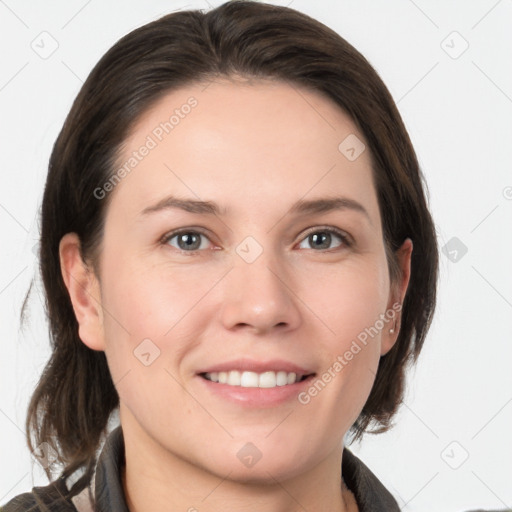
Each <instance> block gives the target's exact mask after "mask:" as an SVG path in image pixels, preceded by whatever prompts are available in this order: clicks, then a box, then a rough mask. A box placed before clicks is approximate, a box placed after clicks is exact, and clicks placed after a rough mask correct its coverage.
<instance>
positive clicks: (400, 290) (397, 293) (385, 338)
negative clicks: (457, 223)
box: [381, 238, 413, 356]
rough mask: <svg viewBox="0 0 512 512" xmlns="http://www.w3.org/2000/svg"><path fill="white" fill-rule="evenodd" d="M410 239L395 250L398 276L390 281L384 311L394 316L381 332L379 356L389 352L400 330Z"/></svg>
mask: <svg viewBox="0 0 512 512" xmlns="http://www.w3.org/2000/svg"><path fill="white" fill-rule="evenodd" d="M412 249H413V245H412V240H411V239H410V238H406V239H405V241H404V243H403V244H402V246H401V247H400V248H399V249H398V250H397V251H396V253H395V254H396V259H397V263H398V266H399V271H400V274H399V275H400V277H399V278H398V281H397V282H394V283H391V287H390V292H389V300H388V306H387V310H386V311H393V312H394V316H393V318H392V319H391V320H390V321H389V323H388V324H386V326H385V327H384V330H383V332H382V344H381V356H383V355H384V354H386V353H387V352H389V351H390V350H391V349H392V348H393V345H394V344H395V343H396V340H397V339H398V333H399V332H400V322H401V318H402V314H401V311H402V305H403V303H404V299H405V293H406V292H407V287H408V285H409V279H410V277H411V255H412Z"/></svg>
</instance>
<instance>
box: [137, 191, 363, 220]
mask: <svg viewBox="0 0 512 512" xmlns="http://www.w3.org/2000/svg"><path fill="white" fill-rule="evenodd" d="M170 209H180V210H184V211H186V212H189V213H196V214H205V215H218V216H223V215H226V214H227V212H228V210H227V209H226V208H222V209H221V208H220V207H219V206H218V205H217V204H216V203H214V202H213V201H200V200H196V199H182V198H179V197H175V196H168V197H165V198H164V199H162V200H160V201H158V202H157V203H156V204H154V205H153V206H148V207H147V208H145V209H144V210H142V212H141V215H143V216H145V215H149V214H152V213H156V212H160V211H162V210H170ZM334 210H352V211H355V212H358V213H362V214H363V215H364V216H366V217H367V219H368V220H369V221H370V223H371V218H370V215H369V213H368V211H367V210H366V208H365V207H364V206H363V205H362V204H361V203H359V202H358V201H355V200H354V199H350V198H348V197H323V198H319V199H308V200H304V199H299V200H298V201H297V202H295V203H294V204H293V205H292V207H291V208H290V210H289V212H290V213H292V214H295V215H307V214H310V215H311V214H315V213H327V212H330V211H334Z"/></svg>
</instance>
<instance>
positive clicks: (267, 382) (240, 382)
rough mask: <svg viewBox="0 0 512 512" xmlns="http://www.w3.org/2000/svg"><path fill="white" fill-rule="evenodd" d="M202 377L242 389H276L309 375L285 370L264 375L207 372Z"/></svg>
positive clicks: (255, 373) (235, 371) (232, 371)
mask: <svg viewBox="0 0 512 512" xmlns="http://www.w3.org/2000/svg"><path fill="white" fill-rule="evenodd" d="M201 376H202V377H203V378H205V379H206V380H209V381H211V382H216V383H219V384H227V385H228V386H239V387H242V388H275V387H278V386H287V385H290V384H295V383H296V382H301V381H302V380H304V379H306V378H307V375H300V374H297V373H295V372H286V371H283V370H280V371H266V372H262V373H257V372H248V371H239V370H231V371H226V372H206V373H202V374H201Z"/></svg>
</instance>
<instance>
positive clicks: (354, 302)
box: [80, 81, 410, 481]
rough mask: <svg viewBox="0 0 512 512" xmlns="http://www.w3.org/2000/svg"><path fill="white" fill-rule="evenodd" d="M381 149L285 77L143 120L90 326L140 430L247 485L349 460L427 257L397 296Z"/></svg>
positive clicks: (190, 100) (203, 96)
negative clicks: (378, 181)
mask: <svg viewBox="0 0 512 512" xmlns="http://www.w3.org/2000/svg"><path fill="white" fill-rule="evenodd" d="M171 116H174V117H171ZM363 143H364V139H363V136H362V135H361V133H360V132H359V130H358V129H357V128H356V126H355V125H354V123H353V122H352V121H351V119H350V118H349V117H348V116H347V115H345V114H344V113H343V112H342V111H341V110H340V109H339V108H338V107H337V106H336V105H335V104H334V103H332V102H331V101H330V100H328V99H326V98H324V97H323V96H320V95H319V94H317V93H314V92H309V91H307V90H304V89H300V88H296V87H291V86H290V85H287V84H284V83H280V82H262V81H258V82H256V83H252V84H249V83H243V82H229V81H221V82H213V83H211V84H210V85H207V84H201V85H193V86H187V87H186V88H183V89H180V90H178V91H175V92H172V93H170V94H168V95H167V96H166V97H165V98H163V99H162V100H161V101H159V103H158V104H156V106H155V107H154V108H152V109H151V111H149V112H147V113H146V114H145V116H144V117H143V118H142V119H141V120H140V122H139V123H138V124H137V126H136V127H135V129H134V131H133V132H132V134H131V136H130V138H129V139H128V140H127V141H126V144H125V147H124V149H123V152H122V153H121V155H120V158H119V166H118V169H121V168H122V167H123V166H124V172H122V171H120V172H118V174H117V177H118V178H119V179H118V181H119V182H118V183H115V182H111V183H110V184H106V185H105V187H104V189H105V190H108V189H109V187H114V190H113V192H112V194H113V196H112V201H111V203H110V205H109V207H108V210H107V214H106V220H105V230H104V238H103V242H102V246H101V256H100V264H101V273H100V285H99V288H98V291H99V292H100V293H99V294H98V295H97V298H98V301H99V303H101V308H99V316H98V318H97V324H96V325H94V322H95V320H94V319H89V321H90V323H89V324H88V325H89V327H87V325H85V324H86V323H87V322H84V319H83V318H82V319H81V321H80V323H81V337H82V339H83V340H84V342H85V343H86V344H87V345H88V346H90V347H91V348H94V349H97V350H104V351H105V353H106V356H107V359H108V364H109V367H110V370H111V373H112V378H113V381H114V383H115V385H116V388H117V391H118V393H119V397H120V403H121V421H122V424H123V429H124V432H125V436H128V437H129V438H130V439H132V440H135V441H133V442H135V443H138V445H139V446H140V447H143V446H144V447H145V448H147V450H148V451H152V453H153V454H154V455H155V456H156V457H158V458H159V459H160V460H162V461H163V460H167V461H173V460H176V459H180V460H181V461H185V462H187V463H191V464H192V465H193V466H195V467H200V468H202V469H205V470H206V471H208V472H210V473H214V474H215V475H218V476H221V477H222V478H224V477H225V476H226V475H227V474H229V475H230V476H229V478H230V479H234V480H237V479H239V480H244V481H247V480H254V481H263V480H272V479H273V478H287V477H292V476H293V475H297V474H299V473H304V472H305V471H306V470H307V469H308V468H313V467H315V466H316V465H318V464H319V463H320V462H322V461H323V462H325V461H329V460H330V461H332V462H333V464H337V463H338V462H339V456H340V454H341V447H342V438H343V436H344V434H345V433H346V432H347V430H348V429H349V428H350V426H351V425H352V423H353V422H354V421H355V420H356V418H357V416H358V415H359V413H360V411H361V409H362V407H363V405H364V403H365V401H366V399H367V397H368V394H369V392H370V389H371V387H372V384H373V381H374V377H375V373H376V371H377V366H378V363H379V358H380V356H381V355H382V354H383V353H385V352H386V351H388V350H389V349H390V348H391V346H392V344H393V342H394V341H395V340H396V336H397V333H396V332H395V333H390V332H389V330H390V329H391V328H392V327H393V326H394V319H398V317H399V314H398V312H397V309H399V306H397V303H399V302H400V300H401V299H402V298H403V294H404V293H405V287H406V286H407V276H408V264H409V263H408V262H409V257H410V250H407V247H408V246H407V244H406V246H404V247H405V249H404V252H403V254H402V256H400V258H401V260H400V261H401V265H402V269H403V271H404V275H405V276H406V278H404V280H403V281H402V282H401V283H398V284H397V286H392V284H391V283H390V278H389V274H388V263H387V261H386V254H385V248H384V242H383V234H382V230H381V218H380V214H379V208H378V203H377V195H376V190H375V188H374V184H373V180H372V170H371V160H370V154H369V151H368V150H366V149H365V148H364V146H363ZM144 148H146V149H144ZM125 164H126V165H125ZM114 185H115V186H114ZM101 196H102V192H101V191H98V197H100V198H99V199H98V200H99V201H101V200H104V199H102V198H101ZM409 249H410V248H409ZM91 325H93V327H91ZM208 379H209V380H208ZM219 380H220V382H219ZM226 381H227V382H226ZM246 386H249V387H246ZM252 386H257V387H252ZM335 461H336V462H335Z"/></svg>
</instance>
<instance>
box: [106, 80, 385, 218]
mask: <svg viewBox="0 0 512 512" xmlns="http://www.w3.org/2000/svg"><path fill="white" fill-rule="evenodd" d="M347 149H349V150H350V151H351V152H349V153H347ZM142 153H144V155H142ZM354 153H355V156H356V157H357V158H354ZM359 153H360V154H359ZM122 166H124V168H125V171H126V172H124V173H123V175H124V177H123V179H122V180H121V181H120V183H119V184H118V185H116V189H115V190H114V198H113V201H112V204H114V203H115V202H122V201H123V197H122V196H124V198H125V201H124V202H127V204H126V205H125V206H126V207H129V208H131V209H132V210H134V209H137V210H138V211H141V210H142V209H144V208H145V207H147V206H148V203H150V202H154V201H157V200H158V199H160V198H161V197H163V196H164V195H165V194H166V193H167V194H174V195H176V194H181V195H185V196H187V197H194V196H195V197H196V198H201V199H210V198H214V197H215V199H216V200H218V201H219V202H222V203H224V204H226V206H227V205H228V203H229V204H230V205H232V206H233V207H238V208H243V207H246V208H248V207H251V206H256V205H258V204H260V205H261V202H262V201H268V199H269V198H272V197H273V198H275V199H278V202H277V203H276V204H277V205H278V204H282V203H286V202H290V203H291V202H295V201H296V200H297V199H299V198H302V197H305V196H308V195H309V196H315V195H320V194H322V195H325V194H326V193H331V194H340V193H343V194H348V195H351V196H354V199H359V200H361V199H362V198H363V196H369V195H370V198H369V199H368V197H367V199H366V203H367V207H368V208H367V209H369V210H372V209H375V207H376V205H377V203H376V198H375V197H373V196H374V188H373V179H372V169H371V157H370V154H369V151H368V150H367V149H365V142H364V137H363V136H362V134H361V133H360V131H359V130H358V129H357V127H356V125H355V124H354V122H353V121H352V120H351V118H350V117H349V116H348V115H347V114H346V113H345V112H344V111H343V110H342V109H341V108H340V107H339V106H338V105H336V104H335V103H334V101H333V100H331V99H329V98H327V97H325V96H324V95H322V94H320V93H318V92H315V91H310V90H306V89H304V88H301V87H299V86H296V85H293V84H290V83H284V82H279V81H269V80H265V81H262V80H257V81H252V82H247V81H240V80H236V81H233V80H231V81H230V80H218V81H213V82H205V83H201V84H199V83H198V84H192V85H190V86H186V87H183V88H180V89H178V90H175V91H172V92H170V93H168V94H167V95H165V96H164V97H163V98H161V99H160V100H159V101H158V102H157V103H156V104H155V105H154V106H153V107H152V108H151V109H150V110H149V111H147V112H146V113H145V114H144V115H143V116H142V117H141V118H140V119H139V121H138V122H137V124H136V125H135V126H134V128H133V129H132V131H131V135H130V136H129V137H128V139H127V140H126V142H125V144H124V147H123V151H122V152H121V154H120V157H119V160H118V167H119V168H121V167H122ZM123 191H124V192H123ZM116 196H119V199H117V198H116ZM373 213H374V214H376V215H378V212H376V211H374V212H373Z"/></svg>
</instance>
